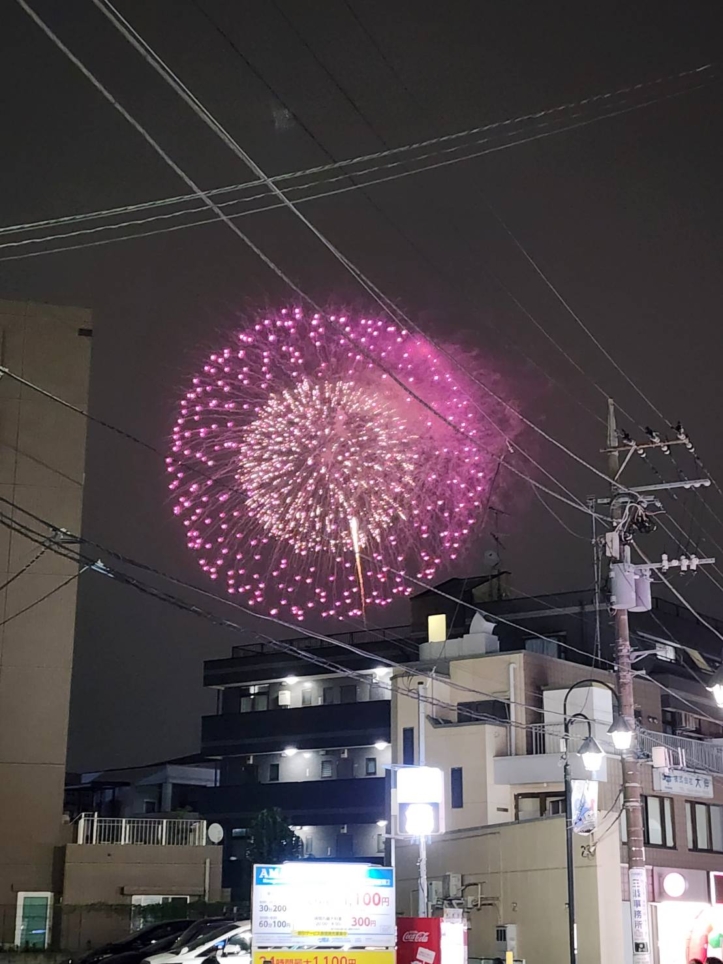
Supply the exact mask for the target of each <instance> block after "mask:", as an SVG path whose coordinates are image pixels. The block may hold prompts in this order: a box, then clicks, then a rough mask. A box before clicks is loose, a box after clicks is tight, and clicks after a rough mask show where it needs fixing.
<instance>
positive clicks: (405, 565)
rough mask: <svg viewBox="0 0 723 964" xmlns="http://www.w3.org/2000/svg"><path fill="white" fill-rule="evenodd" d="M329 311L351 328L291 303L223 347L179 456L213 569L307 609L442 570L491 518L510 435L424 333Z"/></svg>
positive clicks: (388, 595)
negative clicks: (494, 486)
mask: <svg viewBox="0 0 723 964" xmlns="http://www.w3.org/2000/svg"><path fill="white" fill-rule="evenodd" d="M331 320H332V322H335V324H336V326H338V327H341V328H343V330H344V331H345V332H346V334H347V335H348V336H349V337H348V339H347V338H344V337H342V336H341V334H340V333H339V330H338V327H337V328H336V330H334V329H333V328H332V327H331V326H330V325H329V324H328V323H327V322H326V321H325V320H324V319H323V318H322V317H321V316H319V315H308V314H305V313H304V312H302V311H301V310H299V309H296V310H283V311H280V312H278V313H273V314H270V315H267V316H264V317H262V318H260V319H258V320H257V321H256V322H255V323H253V324H252V325H251V326H250V327H248V328H247V329H245V330H243V331H240V332H238V333H237V334H236V335H235V336H234V337H233V338H232V339H231V340H230V342H231V343H230V344H229V345H228V346H227V347H226V348H224V349H222V350H221V351H219V352H215V353H214V354H212V355H211V356H210V358H209V359H208V361H207V363H206V364H205V365H204V368H203V372H202V373H201V374H199V375H198V376H197V377H196V378H194V379H193V385H192V387H191V388H190V389H189V391H188V392H187V393H186V395H185V397H184V398H183V399H182V401H181V404H180V413H179V417H178V419H177V421H176V424H175V426H174V430H173V444H172V452H173V454H172V455H171V456H170V457H169V458H168V459H167V468H168V472H169V473H170V474H171V475H172V476H173V480H172V482H171V483H170V488H171V490H172V492H173V493H174V497H175V504H174V512H175V514H176V516H178V517H179V518H180V519H181V521H182V523H183V525H184V527H185V529H186V541H187V544H188V546H189V548H190V549H192V550H193V552H194V553H196V555H197V557H198V561H199V563H200V565H201V567H202V568H203V570H204V571H205V572H207V573H208V574H209V576H210V577H211V578H212V579H214V580H217V581H219V582H223V584H224V585H225V588H226V590H227V592H228V593H230V594H231V595H232V596H233V595H236V596H238V597H240V598H241V599H242V600H243V601H244V602H245V603H247V604H248V605H250V606H253V607H255V608H256V609H258V610H259V611H260V612H268V613H270V614H271V615H276V614H279V613H283V614H286V615H287V616H289V615H290V616H293V617H294V618H295V619H297V620H302V619H303V618H304V616H305V615H306V614H309V613H310V612H311V611H313V610H316V611H318V612H319V613H320V614H321V615H322V616H325V617H329V616H337V617H339V618H341V619H344V618H347V617H355V616H359V615H364V614H365V612H366V607H367V606H369V605H380V606H385V605H388V604H389V603H390V602H391V601H393V599H394V598H396V597H397V596H399V595H407V594H408V593H409V592H410V591H411V588H412V587H411V586H410V585H409V584H408V583H407V582H406V581H405V578H404V575H402V574H400V573H403V574H406V573H409V574H410V575H413V576H414V577H416V578H418V579H424V580H430V579H432V578H433V577H434V576H435V574H436V573H437V571H438V569H439V568H440V567H441V566H442V565H443V564H444V563H446V562H447V561H448V560H453V559H454V558H456V556H457V554H458V552H459V550H460V548H461V547H462V546H463V545H464V543H465V542H466V541H467V540H468V537H469V535H470V531H471V529H472V527H473V526H474V525H475V523H476V522H479V521H480V519H481V518H482V516H483V513H484V507H485V505H486V502H487V498H488V496H489V489H490V484H491V479H492V477H493V474H494V470H495V468H496V465H497V458H496V456H498V455H499V454H500V453H501V451H502V446H503V444H504V442H503V439H502V437H501V435H500V433H499V432H498V431H497V430H495V429H494V428H493V427H492V426H491V424H490V422H489V421H488V420H487V419H485V417H484V415H483V414H482V412H480V410H479V407H478V405H477V404H476V403H479V404H482V403H484V407H485V410H486V411H487V412H488V413H490V414H491V413H492V408H491V406H490V404H489V402H488V401H487V400H486V399H484V398H481V397H480V396H481V395H484V393H483V392H481V390H480V389H479V388H478V386H475V385H469V384H466V383H463V382H462V381H461V380H460V378H459V377H458V376H457V375H456V374H453V372H452V369H451V366H450V364H449V363H448V362H447V361H446V359H445V358H444V357H443V356H442V355H440V354H439V353H438V352H437V351H436V350H435V349H434V348H433V347H432V346H431V345H430V344H429V343H428V342H426V341H425V340H424V339H423V338H421V337H417V336H414V335H410V334H408V333H407V332H405V331H403V330H401V329H400V328H399V327H398V326H397V325H395V324H393V323H391V322H389V321H387V320H379V319H369V318H350V317H348V316H345V315H334V316H331ZM360 346H361V347H362V349H363V350H360ZM367 356H370V357H367ZM371 359H374V360H373V361H372V360H371ZM387 373H391V374H393V375H394V376H395V377H396V378H398V379H399V380H400V381H401V382H402V383H404V384H405V385H408V386H409V388H410V389H412V390H413V391H414V392H415V393H416V394H417V395H419V397H420V398H422V399H424V401H425V402H426V403H427V404H428V405H430V406H431V407H432V408H433V409H434V410H435V411H437V412H439V413H440V414H441V415H443V416H444V418H445V419H447V420H448V421H449V422H451V423H452V424H453V425H456V426H458V427H459V429H460V430H461V432H463V433H464V435H463V434H461V433H460V432H456V431H455V430H454V429H452V428H451V427H450V426H449V425H445V424H444V422H443V421H441V420H440V419H439V418H437V417H436V416H435V415H434V414H432V412H430V411H429V410H428V409H426V408H425V407H424V406H423V405H421V404H420V403H419V402H417V401H416V400H415V399H414V398H413V397H412V396H411V395H409V394H408V393H407V392H405V391H404V389H403V388H401V387H400V386H399V385H398V384H397V383H396V382H395V381H394V380H393V379H392V378H390V377H389V375H388V374H387ZM495 414H496V415H498V414H499V413H495ZM465 435H466V436H467V437H468V438H465ZM469 439H474V440H475V442H476V443H477V444H475V442H472V441H470V440H469Z"/></svg>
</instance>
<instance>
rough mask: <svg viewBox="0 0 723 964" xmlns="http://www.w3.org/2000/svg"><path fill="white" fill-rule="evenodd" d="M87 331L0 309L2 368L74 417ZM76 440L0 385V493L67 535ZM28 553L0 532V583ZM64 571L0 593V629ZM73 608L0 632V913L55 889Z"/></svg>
mask: <svg viewBox="0 0 723 964" xmlns="http://www.w3.org/2000/svg"><path fill="white" fill-rule="evenodd" d="M90 327H91V316H90V312H89V311H87V310H85V309H81V308H57V307H52V306H50V305H40V304H31V303H27V302H8V301H0V352H1V356H2V363H3V364H4V365H6V366H7V367H8V368H10V369H12V370H13V371H15V372H18V373H19V374H21V375H23V376H24V377H25V378H27V379H29V380H30V381H33V382H36V383H37V384H39V385H41V386H43V388H45V389H47V390H49V391H51V392H53V393H55V394H57V395H59V396H61V397H62V398H64V399H67V400H68V401H69V402H72V403H73V404H74V405H77V406H81V407H83V408H85V407H87V402H88V378H89V370H90V346H91V339H90V338H89V337H86V336H84V335H82V334H81V335H79V333H78V332H79V329H89V328H90ZM85 436H86V423H85V420H84V419H83V418H82V417H81V416H78V415H76V414H74V413H73V412H70V411H67V410H66V409H64V408H62V407H61V406H60V405H58V404H57V403H55V402H53V401H51V400H50V399H46V398H43V397H41V396H40V395H38V394H36V393H34V392H33V391H31V390H30V389H27V388H23V387H21V386H20V385H18V383H17V382H14V381H12V380H11V379H9V378H7V377H3V378H2V379H0V495H2V496H3V497H4V498H6V499H9V500H12V501H13V502H15V503H17V504H19V505H21V506H23V507H24V508H27V509H29V510H30V511H31V512H34V513H36V514H37V515H39V516H41V517H43V518H45V519H48V520H50V521H52V522H53V523H54V524H55V525H58V526H65V527H67V528H68V529H70V530H71V531H74V532H79V531H80V524H81V509H82V497H83V473H84V464H85ZM0 506H1V510H2V511H3V512H7V511H8V506H6V505H4V504H0ZM25 521H27V517H26V520H25ZM37 551H38V547H37V546H36V545H34V544H32V543H31V542H30V541H29V540H27V539H25V538H24V537H23V536H21V535H18V534H15V533H12V534H11V533H10V532H9V531H8V529H6V528H5V527H2V528H0V582H2V583H4V582H6V581H7V580H8V579H9V578H10V577H11V576H13V575H14V574H16V573H18V572H19V571H20V570H21V569H22V568H23V567H24V566H25V565H26V564H27V563H28V562H30V560H31V559H32V558H33V556H34V555H35V554H36V553H37ZM75 571H76V567H75V566H73V564H72V563H70V562H68V561H66V560H63V559H60V558H59V557H58V556H56V555H54V554H52V553H50V552H47V553H45V554H44V555H43V557H42V558H40V559H39V560H38V561H37V562H34V563H33V564H32V566H31V567H30V568H29V569H28V571H27V572H25V573H24V574H23V575H22V577H21V578H19V579H17V580H15V581H14V582H13V583H12V584H11V585H9V586H8V587H7V588H6V589H5V590H3V591H2V593H0V620H3V619H7V618H8V617H9V616H12V615H13V614H15V613H17V612H18V611H19V610H21V609H22V608H23V607H24V606H26V605H28V604H30V603H32V602H33V601H35V600H37V599H38V598H39V597H40V596H42V595H43V594H45V593H47V592H48V591H49V590H52V589H54V588H55V587H57V586H58V585H59V584H60V583H61V582H63V581H64V580H65V579H67V578H68V576H71V575H73V573H74V572H75ZM75 605H76V583H74V582H72V583H71V584H70V585H68V586H67V587H65V588H64V589H62V590H60V591H58V592H56V593H55V595H53V596H52V597H51V598H49V599H47V600H46V601H45V602H43V603H42V604H40V605H38V606H35V607H34V608H32V609H31V610H30V611H29V612H27V613H26V614H24V615H22V616H19V617H18V618H17V619H13V620H12V621H11V622H8V623H6V624H5V625H4V626H3V627H2V628H0V904H6V905H7V904H14V902H15V899H16V893H17V892H18V891H22V890H31V891H32V890H37V891H52V890H54V889H56V888H55V887H54V883H56V882H54V880H53V851H54V847H55V845H56V844H57V843H58V842H59V833H60V821H61V816H62V812H63V784H64V777H65V755H66V741H67V729H68V703H69V698H70V674H71V668H72V661H73V635H74V628H75ZM3 936H5V937H7V935H0V940H1V939H2V937H3Z"/></svg>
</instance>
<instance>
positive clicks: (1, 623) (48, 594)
mask: <svg viewBox="0 0 723 964" xmlns="http://www.w3.org/2000/svg"><path fill="white" fill-rule="evenodd" d="M53 551H54V550H53V549H51V552H53ZM87 568H88V567H87V566H84V567H83V568H82V569H81V570H80V571H79V572H75V573H73V575H72V576H68V578H67V579H65V580H63V582H61V583H58V585H57V586H54V587H53V588H52V589H50V590H49V591H48V592H46V593H43V595H42V596H39V597H38V598H37V599H35V600H34V601H33V602H31V603H28V605H27V606H24V607H23V608H22V609H19V610H18V611H17V612H16V613H13V614H12V615H11V616H6V617H5V619H3V620H2V621H0V628H1V627H3V626H7V624H8V623H10V622H12V621H13V619H17V618H18V616H23V615H24V614H25V613H27V612H30V610H31V609H35V607H36V606H40V605H41V603H44V602H45V600H46V599H50V597H51V596H54V595H55V593H56V592H60V590H61V589H65V587H66V586H68V585H69V584H70V583H71V582H73V581H74V580H76V579H77V578H78V577H79V576H81V575H82V574H83V573H84V572H85V571H86V569H87Z"/></svg>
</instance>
